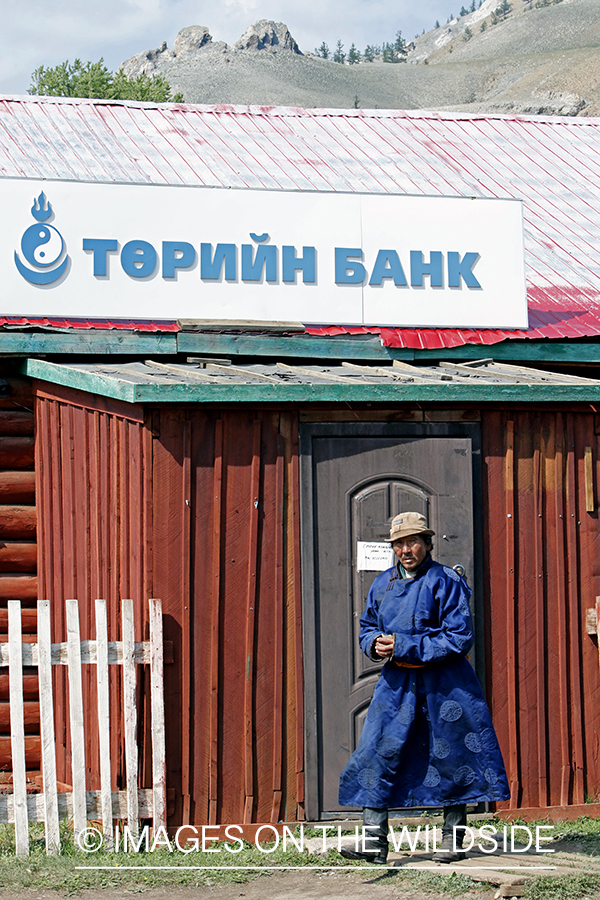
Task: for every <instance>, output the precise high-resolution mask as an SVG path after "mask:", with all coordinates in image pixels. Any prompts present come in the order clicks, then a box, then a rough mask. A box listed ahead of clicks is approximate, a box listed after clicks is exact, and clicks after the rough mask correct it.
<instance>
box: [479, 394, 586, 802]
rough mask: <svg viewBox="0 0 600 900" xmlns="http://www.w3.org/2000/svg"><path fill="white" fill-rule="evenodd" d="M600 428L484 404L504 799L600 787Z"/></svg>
mask: <svg viewBox="0 0 600 900" xmlns="http://www.w3.org/2000/svg"><path fill="white" fill-rule="evenodd" d="M598 431H599V429H598V416H596V417H595V416H594V414H593V413H592V412H590V413H589V414H586V413H578V414H577V415H575V414H573V413H561V412H553V411H542V412H540V411H537V412H536V411H534V410H531V411H529V410H528V411H524V410H514V411H498V410H494V411H483V412H482V439H483V454H484V470H483V475H484V497H483V507H484V523H485V525H484V569H485V572H486V582H485V585H484V593H485V602H486V622H485V634H486V643H487V660H488V683H487V690H488V701H489V703H490V705H491V708H492V714H493V718H494V722H495V724H496V728H497V730H498V736H499V739H500V743H501V746H502V750H503V753H504V759H505V762H506V764H507V770H508V775H509V782H510V784H511V787H512V791H513V795H512V798H511V801H510V802H509V803H506V804H500V807H505V808H521V807H525V808H527V807H542V808H543V807H548V806H564V805H571V804H581V803H583V802H585V800H586V798H590V799H597V798H598V796H600V755H599V753H598V750H599V747H598V737H597V735H598V733H599V731H600V705H599V702H598V701H599V699H600V673H599V666H598V646H597V642H596V639H595V638H591V637H590V636H589V635H588V634H587V633H586V627H585V624H586V612H587V609H588V608H591V607H594V606H595V598H596V596H598V595H600V528H599V522H598V509H597V507H598V478H599V476H600V466H599V462H598V456H599V452H600V446H599V443H600V440H599V436H598V433H597V432H598ZM586 446H587V447H590V446H591V447H592V454H593V460H594V467H595V471H594V492H595V501H596V510H595V511H594V512H593V513H588V512H586V507H585V475H584V454H585V447H586ZM513 498H514V499H513ZM499 511H500V512H499ZM511 570H514V571H511Z"/></svg>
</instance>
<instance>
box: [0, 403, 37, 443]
mask: <svg viewBox="0 0 600 900" xmlns="http://www.w3.org/2000/svg"><path fill="white" fill-rule="evenodd" d="M24 434H27V435H30V434H33V413H32V412H27V411H17V410H13V409H1V410H0V435H11V436H13V437H14V436H15V435H24Z"/></svg>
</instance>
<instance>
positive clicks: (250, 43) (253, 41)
mask: <svg viewBox="0 0 600 900" xmlns="http://www.w3.org/2000/svg"><path fill="white" fill-rule="evenodd" d="M233 48H234V50H290V51H291V52H292V53H298V54H299V55H300V56H302V53H301V50H300V48H299V47H298V44H297V43H296V41H295V40H294V38H293V37H292V35H291V33H290V30H289V28H288V27H287V25H284V23H283V22H272V21H271V20H270V19H259V20H258V22H255V23H254V25H251V26H250V27H249V28H247V29H246V31H245V32H244V33H243V35H242V36H241V38H240V39H239V40H238V41H236V42H235V44H234V45H233Z"/></svg>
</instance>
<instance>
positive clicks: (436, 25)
mask: <svg viewBox="0 0 600 900" xmlns="http://www.w3.org/2000/svg"><path fill="white" fill-rule="evenodd" d="M434 27H435V28H439V27H440V20H439V19H436V20H435V26H434Z"/></svg>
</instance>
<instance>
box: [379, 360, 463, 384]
mask: <svg viewBox="0 0 600 900" xmlns="http://www.w3.org/2000/svg"><path fill="white" fill-rule="evenodd" d="M392 366H393V368H394V369H396V370H398V371H400V372H404V373H406V375H412V376H413V378H414V379H415V381H417V382H418V383H420V384H441V383H442V382H444V381H453V378H452V375H440V374H438V373H437V372H436V371H435V370H434V369H426V368H424V367H423V368H422V367H421V366H411V365H410V364H409V363H405V362H402V360H400V359H395V360H393V362H392Z"/></svg>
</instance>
